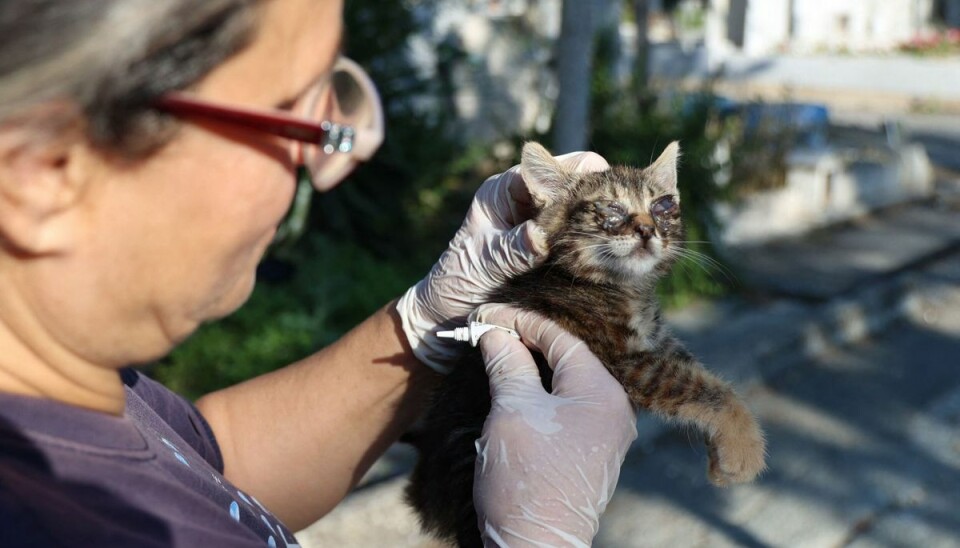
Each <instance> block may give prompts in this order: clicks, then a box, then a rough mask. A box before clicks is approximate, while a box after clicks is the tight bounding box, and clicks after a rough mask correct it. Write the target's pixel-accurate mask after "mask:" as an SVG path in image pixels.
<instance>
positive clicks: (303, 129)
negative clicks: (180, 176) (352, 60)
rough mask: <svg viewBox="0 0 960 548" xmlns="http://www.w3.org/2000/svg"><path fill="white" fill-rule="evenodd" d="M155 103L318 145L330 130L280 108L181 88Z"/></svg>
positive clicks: (172, 111)
mask: <svg viewBox="0 0 960 548" xmlns="http://www.w3.org/2000/svg"><path fill="white" fill-rule="evenodd" d="M154 106H155V107H156V108H157V109H159V110H161V111H163V112H167V113H169V114H173V115H175V116H198V117H203V118H209V119H213V120H218V121H222V122H228V123H231V124H234V125H237V126H241V127H245V128H247V129H253V130H256V131H260V132H264V133H269V134H270V135H276V136H277V137H284V138H287V139H293V140H294V141H300V142H302V143H310V144H314V145H319V144H321V143H322V142H323V138H324V136H325V135H326V134H327V129H325V128H324V127H323V126H324V122H323V121H320V122H317V121H313V120H310V119H307V118H301V117H298V116H294V115H292V114H285V113H283V112H278V111H266V110H257V109H252V108H246V107H237V106H226V105H222V104H219V103H214V102H212V101H207V100H204V99H200V98H197V97H194V96H192V95H188V94H186V93H180V92H171V93H167V94H165V95H163V96H161V97H160V98H159V99H158V100H157V102H156V103H154Z"/></svg>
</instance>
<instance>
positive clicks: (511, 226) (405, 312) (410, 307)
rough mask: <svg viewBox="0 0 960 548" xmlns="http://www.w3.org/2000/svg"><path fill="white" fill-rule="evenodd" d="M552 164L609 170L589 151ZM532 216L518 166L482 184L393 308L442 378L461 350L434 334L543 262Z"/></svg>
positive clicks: (460, 321) (461, 319) (459, 322)
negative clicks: (429, 264)
mask: <svg viewBox="0 0 960 548" xmlns="http://www.w3.org/2000/svg"><path fill="white" fill-rule="evenodd" d="M557 160H559V161H560V162H561V164H562V165H563V166H564V167H566V168H567V169H568V170H571V171H602V170H605V169H607V168H609V167H610V166H609V165H608V164H607V162H606V160H604V159H603V158H602V157H601V156H599V155H597V154H594V153H592V152H571V153H570V154H565V155H563V156H558V157H557ZM532 214H533V210H532V206H531V200H530V193H529V192H528V191H527V188H526V185H525V184H524V183H523V179H522V178H521V177H520V168H519V166H514V167H512V168H510V169H509V170H507V171H505V172H503V173H501V174H499V175H494V176H493V177H490V178H489V179H487V180H486V182H484V183H483V185H482V186H481V187H480V189H479V190H478V191H477V194H476V195H475V196H474V198H473V204H472V205H471V206H470V210H469V211H468V212H467V217H466V219H465V220H464V221H463V225H462V226H461V227H460V230H458V231H457V233H456V235H454V237H453V240H451V241H450V245H449V246H448V247H447V250H446V251H444V252H443V254H442V255H441V256H440V260H438V261H437V263H436V264H435V265H434V266H433V268H432V269H431V270H430V273H429V274H428V275H427V277H426V278H424V279H422V280H420V282H419V283H417V284H416V285H414V286H413V287H411V288H410V289H409V290H407V292H406V293H405V294H404V296H403V297H402V298H401V299H400V301H399V302H398V303H397V311H398V312H399V313H400V319H401V321H402V322H403V331H404V333H405V334H406V336H407V340H408V341H409V342H410V346H411V348H412V349H413V353H414V354H415V355H416V356H417V358H418V359H420V361H422V362H423V363H425V364H427V365H429V366H430V367H432V368H433V369H435V370H437V371H439V372H441V373H446V372H449V366H450V364H451V363H452V362H453V361H454V360H455V359H456V357H457V356H459V355H460V353H461V352H462V351H463V346H462V345H461V344H460V343H456V342H452V341H450V340H445V339H440V338H438V337H437V336H436V331H437V330H439V329H450V328H452V327H456V326H457V325H462V324H463V323H464V321H465V320H466V318H467V315H468V314H470V313H471V312H473V310H474V309H475V308H476V307H477V305H479V304H481V303H482V302H483V299H484V298H485V297H486V296H487V295H489V294H490V292H491V291H492V290H493V289H494V288H496V287H498V286H499V285H501V284H502V283H503V282H504V280H506V279H508V278H511V277H513V276H516V275H518V274H522V273H523V272H526V271H527V270H529V269H530V268H532V267H533V266H534V265H536V264H537V262H538V261H539V260H540V259H542V258H543V256H544V254H545V253H546V248H545V242H544V241H543V236H542V234H541V233H540V231H539V229H538V228H537V227H536V225H535V224H534V223H533V222H532V221H529V220H528V219H530V217H531V216H532Z"/></svg>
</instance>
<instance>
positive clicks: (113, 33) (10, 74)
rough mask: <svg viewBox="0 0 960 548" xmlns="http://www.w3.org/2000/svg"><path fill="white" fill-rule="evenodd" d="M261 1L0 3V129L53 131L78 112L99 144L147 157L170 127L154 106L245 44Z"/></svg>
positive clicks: (7, 0) (40, 0)
mask: <svg viewBox="0 0 960 548" xmlns="http://www.w3.org/2000/svg"><path fill="white" fill-rule="evenodd" d="M259 3H260V2H259V0H0V125H3V124H9V123H16V124H18V125H24V126H27V127H36V128H37V129H45V130H48V131H50V130H53V131H57V130H58V128H61V127H63V126H64V125H65V124H70V123H75V120H76V118H77V116H76V114H77V111H79V112H81V113H82V114H83V117H82V118H83V119H84V122H85V128H84V129H85V131H86V133H87V135H88V137H89V138H90V140H91V141H92V142H93V143H94V144H95V145H97V146H100V147H103V148H107V149H112V150H116V151H118V152H121V153H124V154H128V155H139V154H145V153H148V152H150V151H152V150H154V149H156V148H157V147H158V146H159V145H161V144H162V143H163V142H165V141H166V140H167V139H168V138H169V136H170V131H169V129H170V127H171V124H170V123H169V120H168V118H169V117H166V116H164V115H162V114H159V113H157V112H155V111H154V110H153V109H152V108H151V104H152V103H153V101H155V100H156V98H157V97H159V96H160V95H161V94H163V93H164V92H167V91H170V90H173V89H183V88H186V87H188V86H190V85H191V84H194V83H195V82H197V81H198V80H200V79H201V78H202V77H203V76H204V75H205V74H207V73H208V72H209V71H210V70H211V69H213V68H214V67H216V66H217V65H219V64H220V63H221V62H223V61H224V60H225V59H226V58H228V57H229V56H230V55H232V54H233V53H235V52H236V51H238V50H239V49H241V48H242V47H243V46H245V45H246V44H247V43H248V42H249V40H250V39H251V38H252V36H253V33H254V31H255V25H256V16H255V11H256V8H257V6H258V4H259ZM49 105H56V106H57V107H60V108H43V107H44V106H49ZM64 106H65V107H67V108H62V107H64ZM38 107H39V108H38ZM68 118H72V119H73V120H70V119H68Z"/></svg>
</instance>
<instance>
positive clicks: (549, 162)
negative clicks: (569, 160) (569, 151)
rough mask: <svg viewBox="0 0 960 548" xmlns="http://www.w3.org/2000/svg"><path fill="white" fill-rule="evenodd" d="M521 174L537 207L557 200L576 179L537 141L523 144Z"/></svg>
mask: <svg viewBox="0 0 960 548" xmlns="http://www.w3.org/2000/svg"><path fill="white" fill-rule="evenodd" d="M520 176H521V177H523V182H524V183H526V185H527V190H528V191H529V192H530V197H531V198H533V205H534V206H536V208H537V209H543V208H544V207H545V206H548V205H550V204H552V203H554V202H555V201H557V199H558V198H560V197H561V196H563V194H564V193H566V192H567V190H568V189H569V187H570V185H571V184H573V182H574V180H575V179H574V178H573V177H572V176H571V174H570V173H568V172H567V171H566V170H565V169H563V167H562V166H561V165H560V162H558V161H557V160H556V159H555V158H554V157H553V156H552V155H551V154H550V152H549V151H547V149H545V148H543V145H541V144H540V143H535V142H529V143H527V144H525V145H523V152H522V153H521V156H520Z"/></svg>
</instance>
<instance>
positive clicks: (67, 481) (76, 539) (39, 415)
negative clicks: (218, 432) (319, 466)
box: [0, 370, 296, 548]
mask: <svg viewBox="0 0 960 548" xmlns="http://www.w3.org/2000/svg"><path fill="white" fill-rule="evenodd" d="M122 376H123V381H124V384H125V385H126V392H127V407H126V412H125V413H124V415H123V416H122V417H116V416H111V415H106V414H103V413H97V412H93V411H87V410H84V409H79V408H76V407H72V406H68V405H64V404H61V403H57V402H53V401H49V400H42V399H37V398H27V397H20V396H14V395H10V394H2V393H0V546H3V547H19V546H71V547H72V546H110V547H124V546H131V547H133V546H136V547H138V548H140V547H151V546H184V547H186V546H189V547H191V548H192V547H196V546H205V547H206V546H230V547H234V546H258V547H262V546H276V547H280V548H282V547H285V546H296V540H295V539H294V537H293V535H292V534H291V533H290V531H289V530H288V529H287V528H286V527H284V526H283V525H282V524H281V523H280V520H278V519H277V518H276V517H274V516H273V514H271V513H270V512H269V511H268V510H267V509H266V508H264V507H263V505H262V504H260V503H259V502H258V501H257V499H255V498H253V497H252V496H251V495H248V494H246V493H243V492H241V491H240V490H239V489H237V488H236V487H234V486H233V485H231V484H230V482H228V481H227V480H226V479H224V477H223V475H222V471H223V459H222V457H221V455H220V449H219V447H218V446H217V442H216V439H215V438H214V437H213V432H212V431H211V430H210V427H209V426H208V425H207V423H206V421H205V420H204V419H203V417H201V416H200V413H199V412H198V411H197V409H196V408H195V407H193V405H191V404H190V403H189V402H187V401H186V400H185V399H183V398H181V397H180V396H177V395H176V394H174V393H173V392H171V391H169V390H167V389H166V388H165V387H163V386H162V385H160V384H159V383H157V382H155V381H152V380H150V379H148V378H146V377H144V376H142V375H141V374H139V373H137V372H136V371H134V370H125V371H123V372H122Z"/></svg>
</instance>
